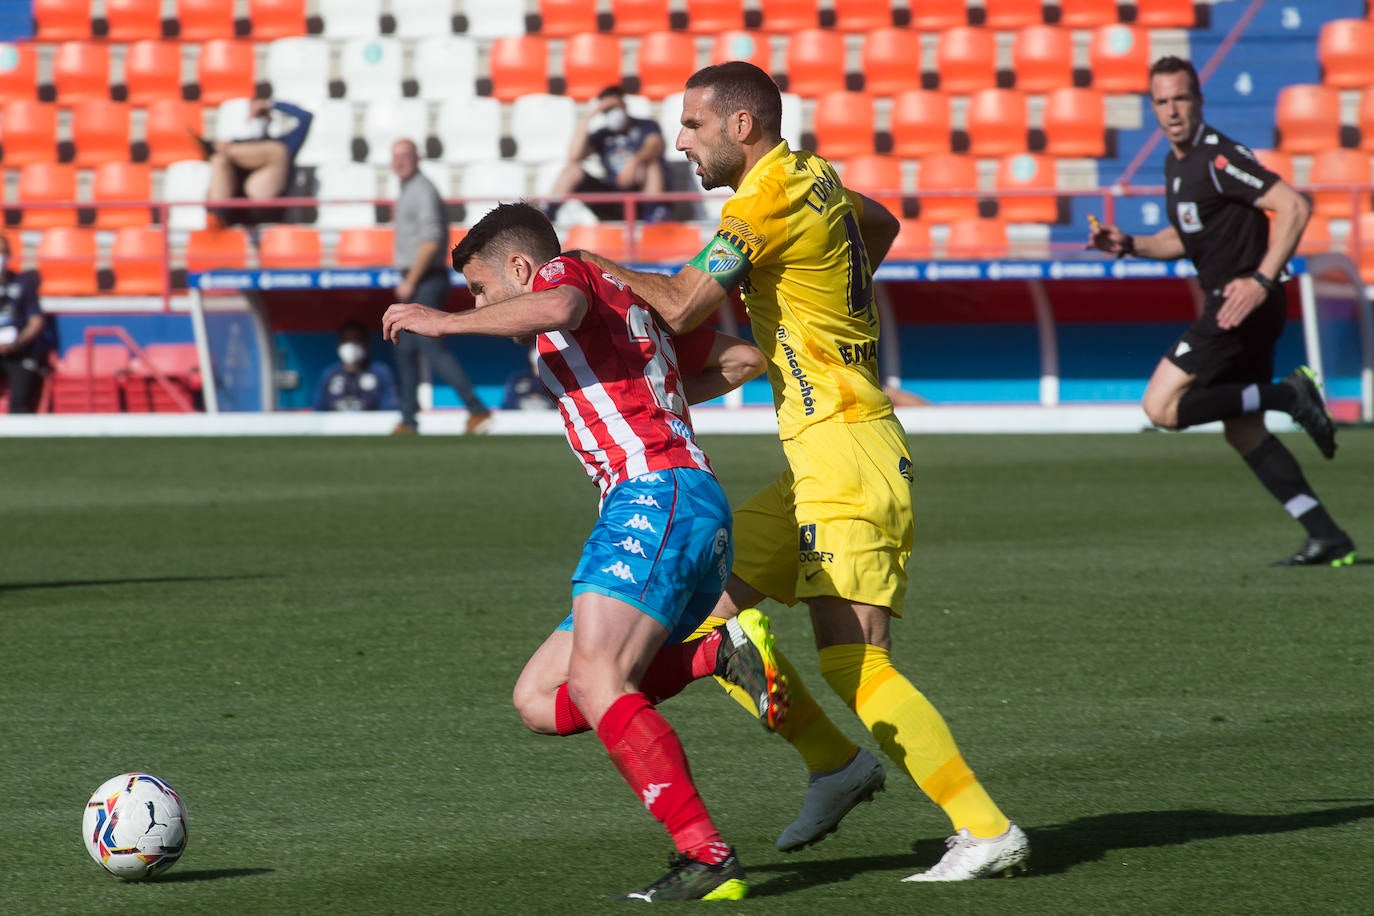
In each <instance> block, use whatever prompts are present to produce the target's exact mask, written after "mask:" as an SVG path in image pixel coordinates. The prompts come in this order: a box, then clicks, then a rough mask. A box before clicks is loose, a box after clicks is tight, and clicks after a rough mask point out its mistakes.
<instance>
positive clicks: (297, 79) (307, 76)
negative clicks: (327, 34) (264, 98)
mask: <svg viewBox="0 0 1374 916" xmlns="http://www.w3.org/2000/svg"><path fill="white" fill-rule="evenodd" d="M266 75H267V81H268V82H270V83H271V84H272V95H273V97H274V98H279V99H285V100H286V101H288V102H293V101H295V100H296V99H321V98H327V97H328V96H329V42H327V41H325V40H324V39H321V38H278V39H277V40H276V41H274V42H272V43H271V44H269V45H268V46H267V65H266Z"/></svg>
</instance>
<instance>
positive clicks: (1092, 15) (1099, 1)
mask: <svg viewBox="0 0 1374 916" xmlns="http://www.w3.org/2000/svg"><path fill="white" fill-rule="evenodd" d="M1119 18H1120V16H1119V13H1118V12H1117V8H1116V0H1059V24H1060V26H1062V27H1063V28H1066V29H1092V28H1096V27H1097V26H1100V25H1111V24H1112V23H1113V22H1117V21H1118V20H1119Z"/></svg>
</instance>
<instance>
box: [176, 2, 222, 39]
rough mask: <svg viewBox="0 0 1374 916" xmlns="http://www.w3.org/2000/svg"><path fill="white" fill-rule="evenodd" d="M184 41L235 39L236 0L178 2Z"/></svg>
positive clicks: (181, 34) (178, 15)
mask: <svg viewBox="0 0 1374 916" xmlns="http://www.w3.org/2000/svg"><path fill="white" fill-rule="evenodd" d="M177 23H178V24H179V25H180V27H181V31H180V32H179V33H178V35H177V37H178V38H180V39H181V40H182V41H209V40H211V39H213V38H233V37H234V0H177Z"/></svg>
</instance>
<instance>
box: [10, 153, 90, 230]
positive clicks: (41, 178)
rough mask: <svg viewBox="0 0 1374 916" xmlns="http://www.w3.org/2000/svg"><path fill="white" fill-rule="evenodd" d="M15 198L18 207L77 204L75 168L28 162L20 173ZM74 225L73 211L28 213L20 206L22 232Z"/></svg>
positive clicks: (74, 211)
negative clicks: (74, 202)
mask: <svg viewBox="0 0 1374 916" xmlns="http://www.w3.org/2000/svg"><path fill="white" fill-rule="evenodd" d="M16 196H17V200H18V202H19V204H21V205H27V204H39V203H42V204H46V203H71V202H73V201H75V200H76V168H75V167H74V166H70V165H60V164H58V163H56V162H30V163H29V164H28V165H26V166H24V167H23V168H21V169H20V170H19V186H18V194H17V195H16ZM75 225H76V208H75V207H61V208H54V209H43V210H31V209H28V207H27V206H22V209H21V210H20V211H19V226H20V228H21V229H48V228H51V227H53V226H75Z"/></svg>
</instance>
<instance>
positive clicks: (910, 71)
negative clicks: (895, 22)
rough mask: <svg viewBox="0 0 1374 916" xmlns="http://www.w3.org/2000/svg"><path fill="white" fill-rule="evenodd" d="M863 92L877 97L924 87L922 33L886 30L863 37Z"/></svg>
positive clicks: (876, 31)
mask: <svg viewBox="0 0 1374 916" xmlns="http://www.w3.org/2000/svg"><path fill="white" fill-rule="evenodd" d="M863 41H864V44H863V52H862V60H863V64H862V67H863V74H864V89H866V90H867V91H869V92H871V93H873V94H874V95H877V96H888V95H897V94H898V93H900V92H904V91H906V90H908V89H913V88H915V87H918V86H920V85H921V33H920V32H917V31H914V30H912V29H899V28H893V27H890V26H889V27H885V28H880V29H873V30H872V31H870V32H869V33H868V34H867V35H865V36H864V40H863Z"/></svg>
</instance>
